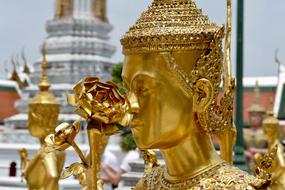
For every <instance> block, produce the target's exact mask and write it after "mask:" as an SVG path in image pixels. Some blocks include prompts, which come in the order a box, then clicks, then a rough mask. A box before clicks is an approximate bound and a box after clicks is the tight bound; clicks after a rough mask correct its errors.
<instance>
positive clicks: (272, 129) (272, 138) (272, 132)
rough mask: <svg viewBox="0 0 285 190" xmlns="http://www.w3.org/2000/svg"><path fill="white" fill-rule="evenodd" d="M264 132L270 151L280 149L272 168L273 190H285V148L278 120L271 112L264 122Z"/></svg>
mask: <svg viewBox="0 0 285 190" xmlns="http://www.w3.org/2000/svg"><path fill="white" fill-rule="evenodd" d="M263 131H264V134H265V136H266V138H267V142H268V148H269V151H270V150H271V149H274V147H275V146H277V147H278V150H277V152H276V158H275V159H274V161H273V168H272V171H273V173H272V185H271V186H270V188H271V189H272V190H281V189H282V190H283V189H285V159H284V156H283V153H284V148H283V145H282V144H281V143H280V125H279V121H278V119H277V118H276V117H275V116H274V114H273V112H272V111H270V112H269V113H268V116H267V117H266V118H265V119H264V120H263Z"/></svg>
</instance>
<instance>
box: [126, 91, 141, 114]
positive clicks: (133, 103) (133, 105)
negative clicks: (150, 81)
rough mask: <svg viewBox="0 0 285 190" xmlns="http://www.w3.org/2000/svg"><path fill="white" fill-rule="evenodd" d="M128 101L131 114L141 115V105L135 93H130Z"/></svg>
mask: <svg viewBox="0 0 285 190" xmlns="http://www.w3.org/2000/svg"><path fill="white" fill-rule="evenodd" d="M128 99H129V102H130V108H129V113H130V114H137V113H139V103H138V99H137V97H136V95H135V94H134V93H129V95H128Z"/></svg>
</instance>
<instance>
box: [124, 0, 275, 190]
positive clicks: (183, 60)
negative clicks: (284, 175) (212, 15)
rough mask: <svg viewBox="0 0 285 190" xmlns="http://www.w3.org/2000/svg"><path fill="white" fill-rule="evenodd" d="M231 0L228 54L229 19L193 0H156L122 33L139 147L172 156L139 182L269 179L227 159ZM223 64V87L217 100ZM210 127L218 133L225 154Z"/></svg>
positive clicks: (171, 185)
mask: <svg viewBox="0 0 285 190" xmlns="http://www.w3.org/2000/svg"><path fill="white" fill-rule="evenodd" d="M227 3H228V9H227V10H228V23H227V35H226V36H227V38H226V52H225V54H226V55H225V58H224V61H223V52H222V39H223V36H224V27H223V26H217V25H215V24H213V23H212V22H210V21H209V20H208V17H207V16H205V15H203V14H202V12H201V10H200V9H198V8H197V6H196V4H195V2H194V1H193V0H154V2H153V3H152V5H151V6H149V8H148V10H147V11H145V12H143V14H142V16H141V17H140V18H139V19H138V21H137V22H136V24H135V25H134V26H133V27H131V28H130V30H129V31H128V32H127V33H126V34H125V35H124V36H123V38H122V40H121V43H122V45H123V53H124V54H125V61H124V66H123V73H122V77H123V80H124V86H125V88H126V90H127V92H128V93H127V97H128V100H129V102H130V109H129V110H130V113H132V115H133V118H132V121H131V123H130V127H131V128H132V132H133V134H134V137H135V141H136V143H137V145H138V147H139V148H141V149H160V151H161V153H162V155H163V158H164V160H165V163H166V165H165V166H159V167H155V168H153V170H152V172H150V173H146V174H145V176H144V177H143V178H142V179H141V181H140V182H139V184H138V185H137V186H136V188H135V189H139V190H142V189H148V190H157V189H167V190H170V189H177V190H178V189H179V190H182V189H185V190H186V189H189V190H190V189H239V190H244V189H264V188H266V187H265V186H266V185H268V181H267V180H270V179H269V178H270V177H267V178H256V177H253V176H251V175H249V174H247V173H246V172H243V171H241V170H239V169H238V168H235V167H233V166H231V165H230V163H226V162H225V161H224V160H227V161H228V162H231V161H232V146H233V144H234V142H235V127H234V125H233V122H232V97H233V96H232V95H233V90H234V84H233V83H234V81H233V80H232V77H231V71H230V68H229V67H230V31H231V22H230V21H231V20H230V15H231V1H230V0H228V1H227ZM223 64H224V65H223ZM223 68H224V79H225V80H224V83H223V84H224V90H225V93H224V96H223V98H222V99H221V101H220V102H218V100H217V97H218V94H219V90H220V83H221V78H222V73H223ZM211 134H217V136H218V137H219V139H220V144H221V157H222V158H223V159H224V160H223V159H221V158H220V156H218V154H217V153H216V151H215V149H214V146H213V144H212V142H211V138H210V135H211ZM261 170H262V169H261ZM262 171H265V170H262Z"/></svg>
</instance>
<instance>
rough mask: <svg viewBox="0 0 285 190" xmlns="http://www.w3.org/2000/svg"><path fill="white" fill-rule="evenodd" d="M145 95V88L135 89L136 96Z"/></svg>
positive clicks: (146, 90) (146, 91)
mask: <svg viewBox="0 0 285 190" xmlns="http://www.w3.org/2000/svg"><path fill="white" fill-rule="evenodd" d="M147 93H148V89H147V88H144V87H138V88H137V89H136V94H137V95H138V96H145V95H147Z"/></svg>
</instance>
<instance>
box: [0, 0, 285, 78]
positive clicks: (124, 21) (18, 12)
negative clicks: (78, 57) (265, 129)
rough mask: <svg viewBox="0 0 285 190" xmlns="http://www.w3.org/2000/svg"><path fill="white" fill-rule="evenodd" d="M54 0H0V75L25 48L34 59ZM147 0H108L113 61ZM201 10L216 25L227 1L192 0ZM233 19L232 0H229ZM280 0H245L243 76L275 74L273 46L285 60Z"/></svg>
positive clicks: (284, 4) (119, 58)
mask: <svg viewBox="0 0 285 190" xmlns="http://www.w3.org/2000/svg"><path fill="white" fill-rule="evenodd" d="M54 1H55V0H41V1H39V0H24V1H23V0H9V1H8V0H6V1H4V0H2V1H0V66H1V67H0V78H3V77H4V76H5V72H4V63H5V62H6V60H7V61H8V63H7V64H6V67H7V68H8V69H9V70H11V68H12V66H11V64H10V57H11V55H13V54H17V53H19V52H21V49H22V48H24V49H25V52H26V55H27V58H28V61H29V62H30V63H33V62H34V61H35V60H36V59H37V58H38V57H39V54H40V51H39V46H40V44H41V43H42V42H43V39H44V38H45V37H46V32H45V22H46V21H47V20H48V19H51V18H52V17H53V14H54ZM150 2H151V0H109V1H108V15H109V16H108V17H109V21H110V23H111V24H112V25H113V26H114V30H113V31H112V33H111V34H110V36H111V39H110V43H112V44H114V45H115V46H116V47H117V53H116V54H115V55H114V57H113V58H114V59H115V60H116V61H122V60H123V56H122V54H121V47H120V43H119V39H120V36H121V35H122V34H123V33H124V32H125V31H127V30H128V28H129V27H130V26H131V25H132V24H133V23H134V22H135V20H136V19H137V18H138V17H139V15H140V13H141V12H142V10H145V9H146V8H147V6H148V4H150ZM196 2H197V4H198V5H199V7H200V8H202V9H203V12H204V13H206V14H208V15H209V17H210V19H211V20H212V21H214V22H216V23H217V24H223V23H224V22H225V2H226V0H196ZM233 4H234V14H233V21H234V24H235V20H236V16H235V15H236V12H235V9H236V0H233ZM284 7H285V1H284V0H274V1H268V0H248V1H245V42H244V43H245V45H244V48H245V49H244V51H245V52H244V53H245V55H244V56H245V57H244V64H245V66H244V73H245V76H271V75H275V74H276V73H277V66H276V64H275V63H274V52H275V49H276V48H278V49H279V57H280V60H281V62H283V63H285V37H284V34H285V22H284V18H285V17H284ZM235 31H236V26H235V25H234V26H233V49H232V51H233V55H232V61H233V64H234V65H233V66H234V67H235V36H236V35H235V34H236V32H235Z"/></svg>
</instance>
